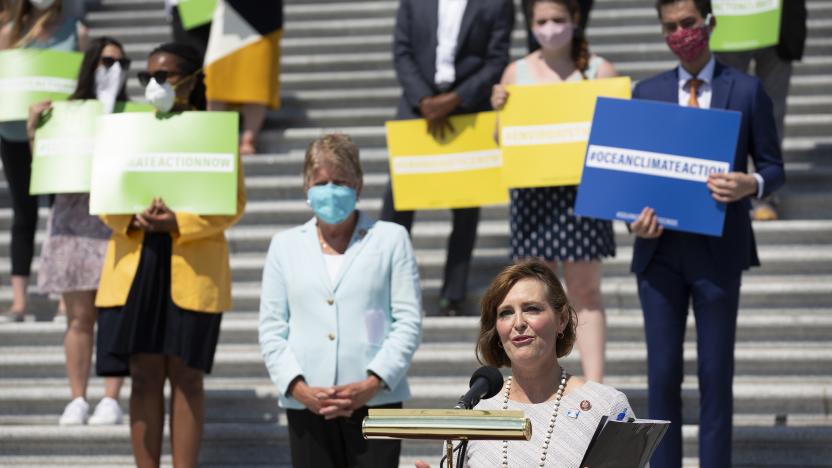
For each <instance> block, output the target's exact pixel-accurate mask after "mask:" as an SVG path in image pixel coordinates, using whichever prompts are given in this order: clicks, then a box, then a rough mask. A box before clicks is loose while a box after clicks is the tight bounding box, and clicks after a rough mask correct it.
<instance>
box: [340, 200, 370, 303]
mask: <svg viewBox="0 0 832 468" xmlns="http://www.w3.org/2000/svg"><path fill="white" fill-rule="evenodd" d="M372 226H373V220H372V219H370V218H369V217H367V215H365V214H364V213H363V212H361V211H359V212H358V222H357V223H356V224H355V231H354V232H353V233H352V238H351V239H350V245H349V246H348V247H347V251H346V252H345V253H344V255H345V257H344V263H343V264H341V271H339V272H338V277H337V279H336V280H335V285H334V288H333V291H337V290H338V285H340V284H341V280H342V279H344V275H345V274H346V272H347V270H349V269H350V266H351V265H352V263H353V261H354V260H355V257H357V256H358V254H359V253H360V252H361V250H362V249H364V246H365V245H367V241H366V238H367V237H368V236H369V233H370V228H371V227H372Z"/></svg>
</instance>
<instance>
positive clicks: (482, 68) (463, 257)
mask: <svg viewBox="0 0 832 468" xmlns="http://www.w3.org/2000/svg"><path fill="white" fill-rule="evenodd" d="M513 25H514V5H513V2H512V1H511V0H401V1H400V3H399V10H398V13H397V15H396V29H395V32H394V37H393V61H394V64H395V67H396V77H397V78H398V80H399V83H400V84H401V86H402V97H401V100H400V101H399V107H398V111H397V113H396V118H397V119H418V118H424V119H426V120H427V121H428V128H429V130H430V132H431V133H432V134H433V135H434V137H436V138H438V139H441V138H442V137H444V135H445V133H446V131H448V130H450V129H451V126H450V122H449V121H448V117H449V116H450V115H453V114H463V113H476V112H483V111H489V110H491V104H490V101H489V98H490V97H491V87H492V86H494V85H495V84H497V83H499V81H500V76H502V74H503V69H504V68H505V67H506V65H508V60H509V46H510V43H511V29H512V26H513ZM413 215H414V212H413V211H397V210H395V209H394V207H393V192H392V190H391V188H390V186H388V187H387V192H386V194H385V196H384V205H383V207H382V209H381V219H382V220H384V221H394V222H396V223H398V224H401V225H402V226H404V227H405V228H407V230H408V231H409V230H410V227H411V226H412V225H413ZM479 216H480V210H479V208H463V209H455V210H453V231H452V232H451V237H450V239H449V240H448V256H447V259H446V261H445V274H444V280H443V284H442V290H441V292H440V312H441V313H442V314H443V315H456V314H457V313H458V312H460V311H461V310H460V309H461V306H462V302H463V301H464V299H465V295H466V289H467V279H468V270H469V267H470V264H471V253H472V251H473V250H474V241H475V240H476V238H477V224H478V223H479Z"/></svg>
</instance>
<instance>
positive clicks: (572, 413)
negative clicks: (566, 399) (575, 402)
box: [566, 408, 581, 419]
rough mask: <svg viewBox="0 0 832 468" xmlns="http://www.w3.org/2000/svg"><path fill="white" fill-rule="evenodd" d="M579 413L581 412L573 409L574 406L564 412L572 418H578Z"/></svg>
mask: <svg viewBox="0 0 832 468" xmlns="http://www.w3.org/2000/svg"><path fill="white" fill-rule="evenodd" d="M580 414H581V412H580V411H578V410H576V409H574V408H573V409H571V410H569V411H567V412H566V415H567V416H569V417H570V418H572V419H578V416H579V415H580Z"/></svg>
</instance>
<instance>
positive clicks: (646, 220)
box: [630, 206, 664, 239]
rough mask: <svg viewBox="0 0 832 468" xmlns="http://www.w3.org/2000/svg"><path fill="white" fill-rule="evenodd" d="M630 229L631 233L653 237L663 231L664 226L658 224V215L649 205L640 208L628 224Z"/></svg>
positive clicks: (643, 236)
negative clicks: (639, 211)
mask: <svg viewBox="0 0 832 468" xmlns="http://www.w3.org/2000/svg"><path fill="white" fill-rule="evenodd" d="M630 229H631V230H632V231H633V234H635V235H636V236H638V237H642V238H644V239H655V238H656V237H659V236H661V235H662V233H663V232H664V228H663V227H662V225H661V224H659V217H658V216H656V210H654V209H653V208H650V207H649V206H645V207H644V209H643V210H641V214H639V215H638V218H636V220H635V221H633V222H632V224H630Z"/></svg>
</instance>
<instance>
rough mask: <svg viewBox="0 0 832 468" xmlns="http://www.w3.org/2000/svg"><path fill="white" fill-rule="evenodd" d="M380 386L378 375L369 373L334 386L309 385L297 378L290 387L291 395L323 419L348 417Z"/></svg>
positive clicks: (368, 399)
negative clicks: (352, 380) (359, 378)
mask: <svg viewBox="0 0 832 468" xmlns="http://www.w3.org/2000/svg"><path fill="white" fill-rule="evenodd" d="M379 388H381V381H380V380H379V378H378V377H376V376H374V375H371V376H369V377H367V378H366V379H364V380H360V381H358V382H353V383H350V384H345V385H336V386H334V387H310V386H309V385H307V384H306V381H305V380H303V379H299V380H298V381H297V382H296V383H295V384H294V386H293V387H292V391H291V393H292V397H293V398H294V399H295V400H297V401H299V402H301V403H302V404H303V405H304V406H306V409H308V410H309V411H312V412H313V413H315V414H317V415H320V416H323V417H324V418H325V419H335V418H348V417H350V416H352V413H353V411H355V410H357V409H359V408H361V407H363V406H364V405H366V404H367V402H368V401H370V400H371V399H372V398H373V396H375V394H376V393H377V392H378V390H379Z"/></svg>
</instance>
